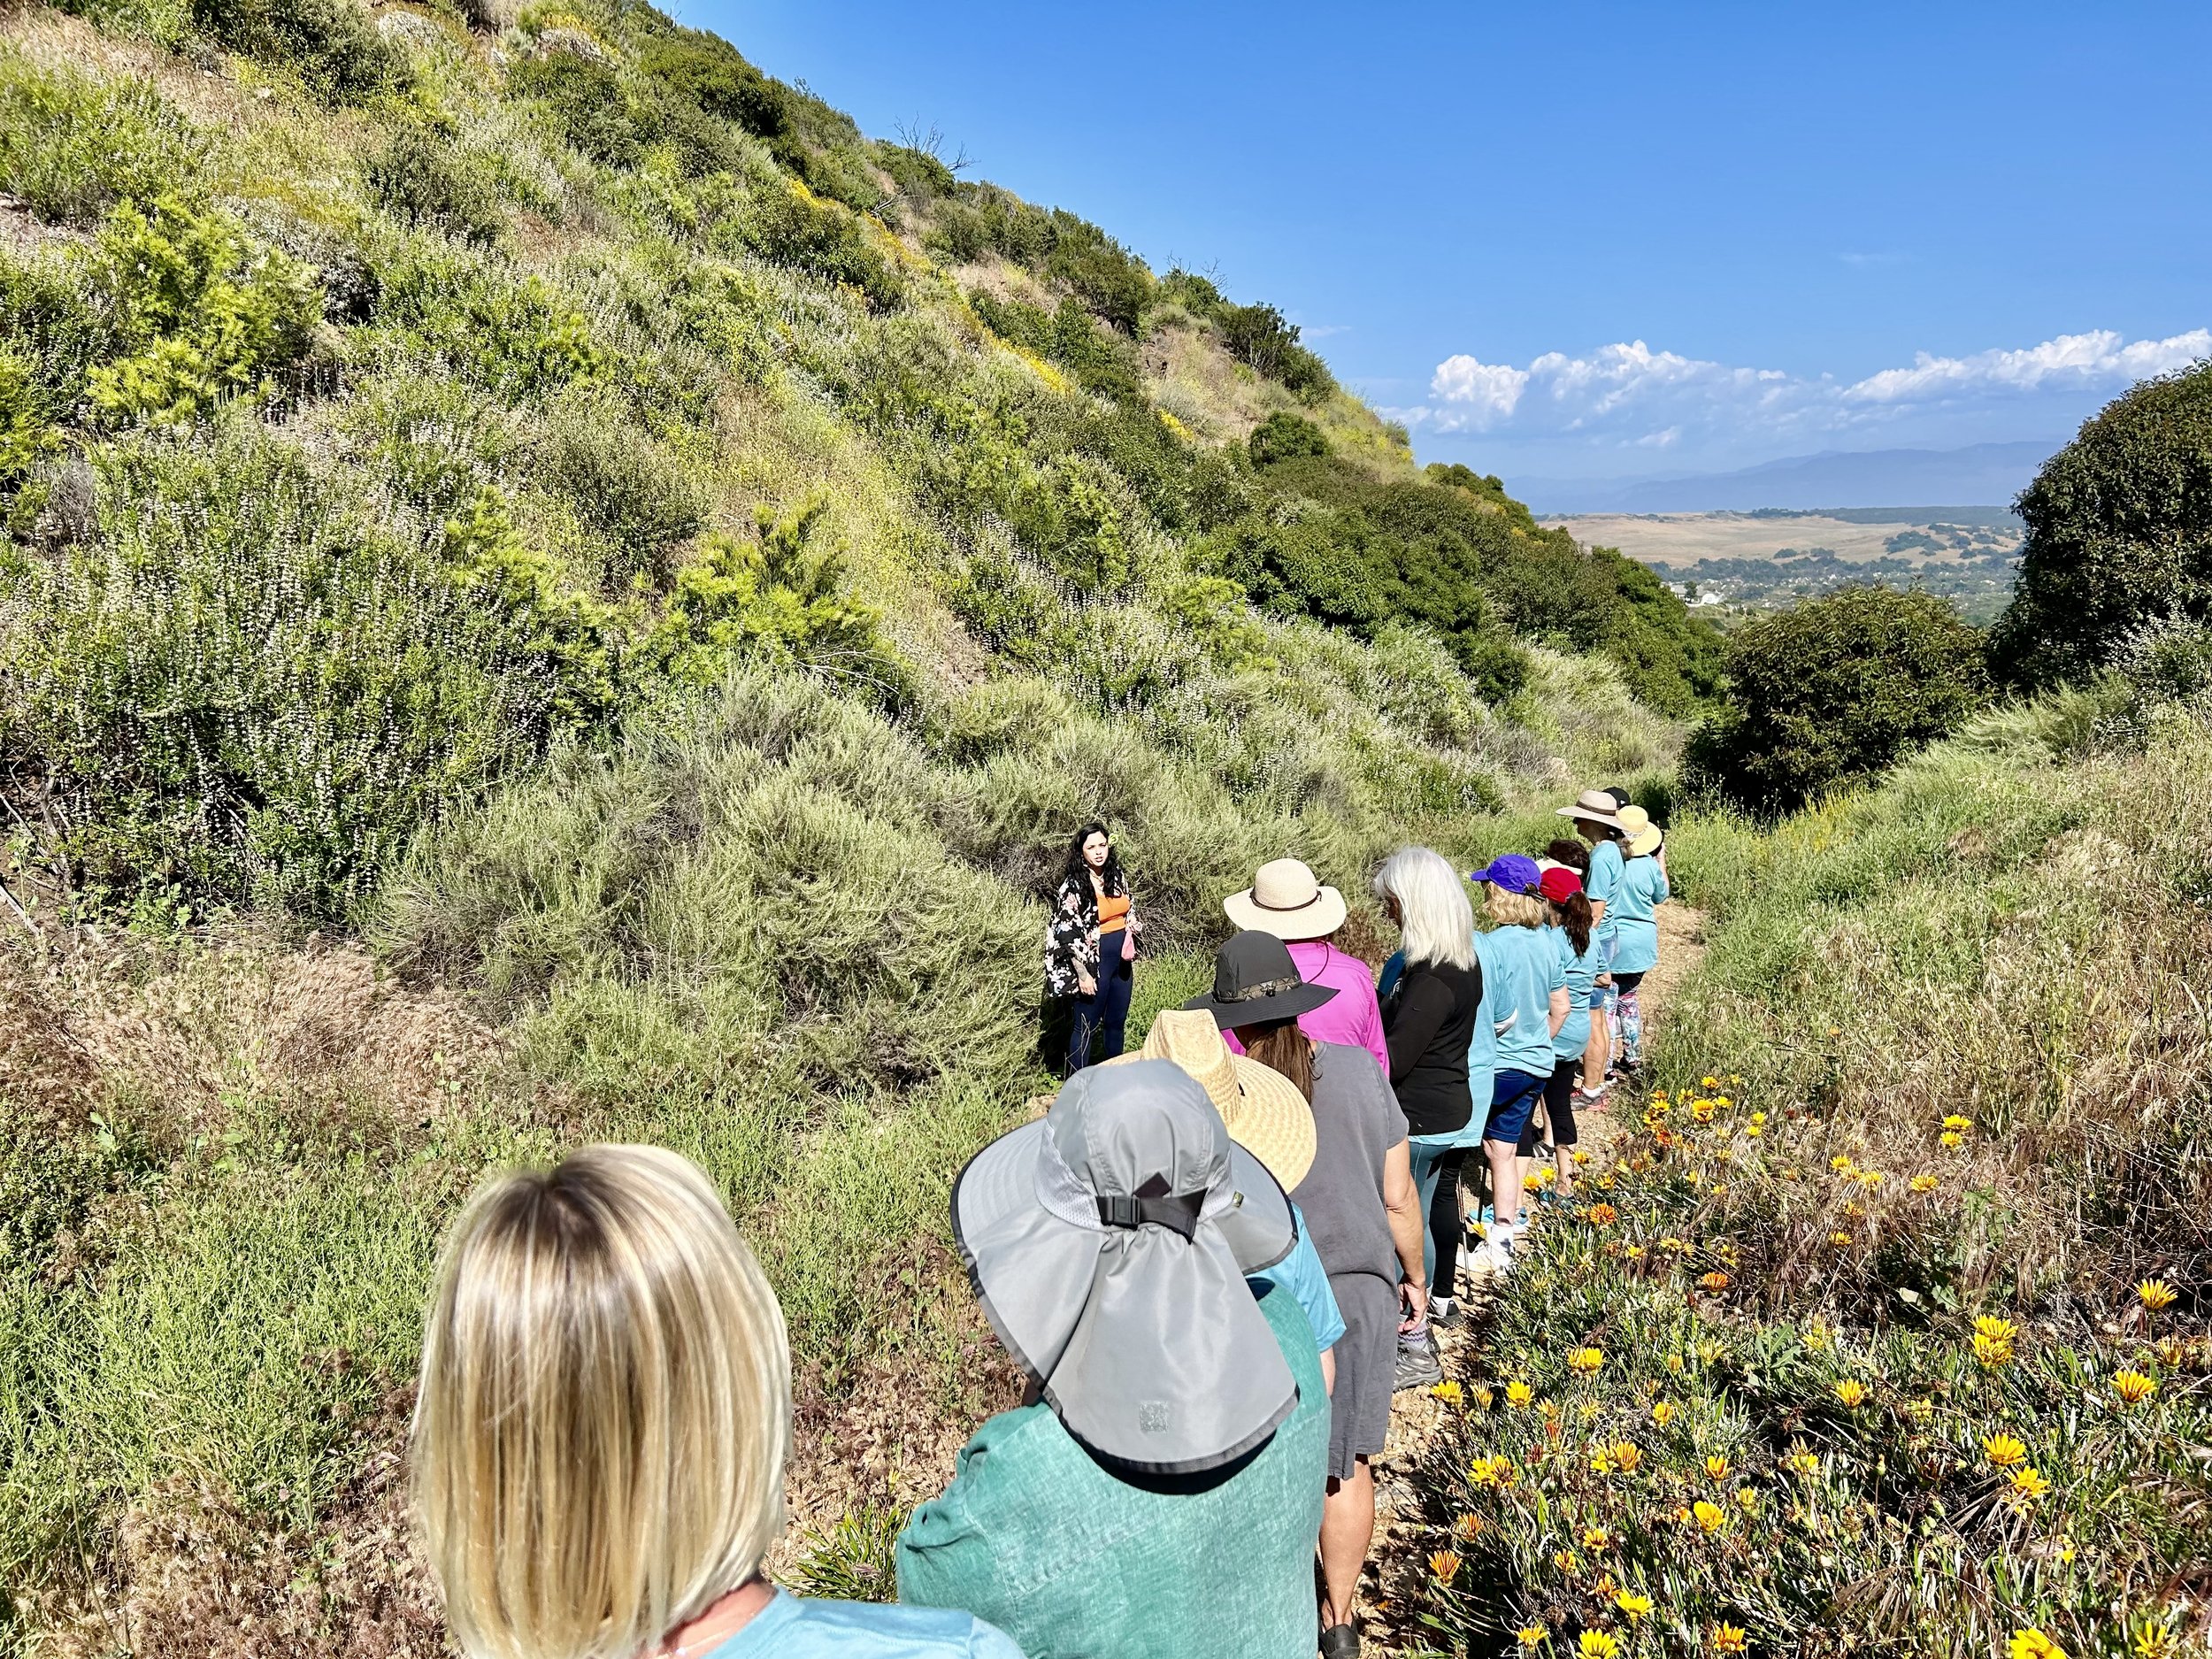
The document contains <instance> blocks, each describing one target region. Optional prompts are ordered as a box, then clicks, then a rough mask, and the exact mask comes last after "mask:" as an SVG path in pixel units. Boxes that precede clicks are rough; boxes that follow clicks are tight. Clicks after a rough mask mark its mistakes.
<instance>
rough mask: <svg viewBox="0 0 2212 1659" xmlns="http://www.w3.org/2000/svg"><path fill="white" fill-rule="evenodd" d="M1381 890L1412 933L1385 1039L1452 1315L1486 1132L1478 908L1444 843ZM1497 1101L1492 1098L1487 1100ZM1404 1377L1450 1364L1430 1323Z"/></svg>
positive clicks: (1437, 1286)
mask: <svg viewBox="0 0 2212 1659" xmlns="http://www.w3.org/2000/svg"><path fill="white" fill-rule="evenodd" d="M1374 891H1375V896H1376V897H1377V898H1378V899H1379V900H1381V901H1382V907H1383V910H1384V911H1385V912H1386V914H1387V915H1388V916H1389V918H1390V919H1391V920H1392V921H1394V922H1395V923H1397V924H1398V928H1399V931H1400V933H1401V934H1402V936H1403V941H1404V944H1403V951H1402V954H1403V957H1404V966H1403V967H1402V970H1401V971H1400V972H1399V975H1398V979H1397V981H1396V983H1395V984H1394V985H1393V986H1392V987H1391V991H1390V1000H1389V1001H1388V1002H1386V1003H1385V1004H1384V1005H1383V1040H1384V1041H1385V1042H1386V1043H1387V1044H1388V1045H1389V1048H1390V1086H1391V1087H1392V1088H1394V1089H1395V1090H1396V1091H1397V1095H1398V1106H1399V1110H1402V1111H1403V1112H1404V1113H1405V1117H1406V1145H1407V1148H1408V1149H1409V1152H1410V1154H1411V1156H1412V1163H1413V1179H1414V1185H1415V1186H1416V1187H1417V1188H1418V1190H1419V1192H1420V1194H1421V1211H1422V1214H1423V1215H1424V1216H1425V1217H1426V1218H1427V1228H1428V1232H1427V1239H1426V1243H1425V1248H1424V1250H1423V1256H1424V1257H1425V1261H1426V1263H1427V1266H1428V1271H1429V1309H1430V1311H1431V1313H1432V1315H1434V1316H1435V1317H1439V1318H1444V1319H1448V1318H1450V1317H1452V1312H1453V1304H1452V1294H1453V1280H1454V1278H1455V1275H1456V1273H1457V1271H1458V1265H1459V1238H1460V1233H1461V1231H1462V1229H1463V1226H1464V1225H1465V1224H1464V1223H1463V1221H1462V1220H1461V1218H1460V1210H1459V1171H1460V1164H1461V1162H1462V1160H1463V1158H1464V1157H1465V1156H1466V1148H1467V1146H1468V1144H1469V1142H1470V1131H1471V1130H1472V1131H1473V1138H1476V1139H1479V1136H1480V1130H1481V1125H1480V1124H1479V1122H1478V1121H1477V1120H1476V1118H1475V1111H1474V1096H1473V1094H1471V1092H1470V1090H1469V1088H1468V1086H1467V1049H1468V1046H1469V1044H1470V1043H1471V1041H1472V1040H1473V1037H1474V1033H1475V1020H1476V1018H1477V1016H1478V1015H1479V1013H1480V1011H1481V1009H1482V969H1481V967H1480V966H1479V964H1477V963H1476V961H1475V933H1474V929H1475V915H1474V910H1473V909H1472V907H1471V906H1470V905H1469V904H1468V902H1467V889H1466V888H1464V887H1462V886H1461V885H1460V883H1459V876H1458V874H1457V872H1455V871H1454V870H1453V869H1452V867H1451V865H1450V864H1448V862H1447V861H1446V860H1445V858H1444V856H1443V855H1442V854H1441V853H1437V852H1432V851H1431V850H1430V849H1427V848H1426V847H1401V848H1400V849H1398V850H1397V851H1396V852H1394V853H1393V854H1391V855H1390V856H1389V857H1388V858H1386V859H1385V860H1384V861H1383V864H1382V868H1381V869H1379V870H1378V871H1376V872H1375V882H1374ZM1487 1103H1488V1102H1485V1104H1487ZM1406 1334H1407V1347H1406V1351H1405V1355H1404V1356H1403V1357H1404V1360H1405V1363H1403V1364H1402V1366H1401V1368H1400V1369H1401V1379H1400V1380H1401V1386H1406V1387H1411V1386H1415V1385H1417V1384H1419V1383H1424V1382H1433V1381H1435V1380H1436V1379H1437V1378H1439V1377H1440V1376H1441V1375H1442V1374H1443V1372H1442V1371H1441V1369H1440V1367H1439V1365H1438V1363H1437V1360H1436V1353H1435V1348H1434V1345H1433V1344H1432V1343H1431V1342H1430V1341H1429V1340H1428V1336H1427V1332H1426V1329H1425V1327H1424V1328H1421V1329H1417V1330H1414V1331H1410V1332H1408V1333H1406Z"/></svg>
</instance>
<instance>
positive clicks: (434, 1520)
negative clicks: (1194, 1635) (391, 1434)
mask: <svg viewBox="0 0 2212 1659" xmlns="http://www.w3.org/2000/svg"><path fill="white" fill-rule="evenodd" d="M790 1449H791V1355H790V1350H789V1348H788V1346H787V1341H786V1338H785V1334H784V1324H783V1311H782V1310H781V1309H780V1308H779V1307H778V1306H777V1304H776V1297H775V1293H774V1292H773V1291H772V1290H771V1289H769V1287H768V1281H767V1279H765V1278H764V1277H763V1275H762V1273H761V1271H760V1266H759V1264H758V1263H757V1262H755V1261H754V1260H753V1256H752V1252H751V1251H750V1250H749V1249H747V1248H745V1244H744V1241H743V1240H741V1239H740V1238H739V1237H738V1235H737V1229H736V1228H735V1227H734V1226H733V1225H731V1223H730V1217H729V1215H728V1213H727V1212H726V1211H725V1210H724V1209H723V1208H722V1202H721V1200H720V1199H719V1198H718V1197H717V1196H716V1195H715V1191H714V1188H713V1187H711V1186H710V1185H709V1184H708V1182H707V1179H706V1177H705V1176H704V1175H703V1173H701V1171H699V1169H698V1167H697V1165H695V1164H692V1163H691V1162H689V1161H688V1160H687V1159H685V1158H682V1157H679V1156H677V1155H676V1154H675V1153H672V1152H666V1151H663V1150H662V1149H661V1148H658V1147H638V1146H597V1147H587V1148H584V1149H583V1150H581V1151H580V1152H575V1153H572V1154H571V1155H570V1156H568V1157H566V1158H565V1159H564V1160H563V1161H562V1162H561V1163H560V1164H557V1166H555V1167H554V1168H553V1169H551V1170H549V1171H521V1172H516V1173H511V1174H507V1175H503V1176H501V1177H499V1178H498V1179H495V1180H494V1181H493V1182H492V1183H491V1184H490V1185H489V1186H488V1187H485V1188H484V1189H483V1190H482V1191H481V1192H480V1193H478V1194H477V1195H476V1197H475V1198H474V1199H473V1200H472V1202H470V1204H469V1206H468V1208H467V1210H465V1211H464V1212H463V1213H462V1215H461V1217H460V1218H459V1219H458V1220H457V1221H456V1222H455V1223H454V1225H453V1227H452V1229H451V1231H450V1232H449V1233H448V1234H447V1235H446V1244H445V1255H444V1259H443V1261H442V1263H441V1265H440V1267H439V1271H438V1281H437V1286H436V1288H435V1289H434V1291H433V1292H432V1294H431V1299H430V1308H429V1312H428V1315H427V1317H426V1319H425V1321H424V1333H423V1354H422V1379H421V1386H420V1390H419V1393H418V1394H417V1396H416V1402H415V1424H414V1443H413V1448H412V1455H413V1477H414V1498H415V1507H416V1510H417V1513H418V1515H419V1518H420V1521H421V1524H422V1533H423V1538H424V1541H425V1543H426V1546H427V1547H428V1552H429V1556H430V1565H431V1571H433V1572H434V1574H435V1575H436V1577H437V1579H438V1583H439V1585H440V1586H441V1587H442V1589H443V1591H444V1593H445V1606H446V1622H447V1625H448V1627H449V1631H450V1632H451V1634H452V1638H453V1644H454V1646H455V1647H457V1648H458V1649H459V1650H460V1651H461V1653H463V1654H464V1655H467V1656H468V1659H646V1656H647V1655H686V1656H687V1659H770V1656H771V1655H772V1656H773V1659H831V1656H832V1655H854V1656H855V1659H1021V1650H1020V1649H1019V1648H1018V1647H1016V1646H1015V1645H1014V1644H1013V1642H1012V1641H1011V1640H1009V1639H1008V1638H1007V1637H1006V1636H1005V1635H1003V1634H1002V1633H1001V1632H999V1631H998V1630H996V1629H995V1628H994V1627H993V1626H991V1625H989V1624H985V1623H983V1622H982V1621H981V1620H979V1619H977V1618H975V1617H972V1616H970V1615H968V1614H966V1613H960V1612H949V1611H943V1610H940V1609H931V1608H913V1607H878V1606H870V1605H864V1604H861V1603H857V1602H850V1601H800V1600H798V1599H796V1598H795V1597H794V1596H791V1595H789V1594H786V1593H785V1592H783V1591H781V1590H779V1589H777V1588H776V1587H775V1586H773V1585H772V1584H770V1583H769V1582H768V1580H767V1578H765V1577H764V1575H763V1573H762V1571H761V1563H762V1560H763V1558H764V1557H765V1556H766V1555H767V1554H768V1549H769V1546H771V1545H772V1544H773V1543H774V1542H775V1541H776V1539H777V1537H778V1536H779V1535H780V1533H781V1532H782V1531H783V1465H784V1460H785V1458H786V1456H787V1455H788V1453H789V1451H790Z"/></svg>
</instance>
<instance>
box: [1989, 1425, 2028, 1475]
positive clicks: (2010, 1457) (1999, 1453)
mask: <svg viewBox="0 0 2212 1659" xmlns="http://www.w3.org/2000/svg"><path fill="white" fill-rule="evenodd" d="M1982 1455H1983V1456H1985V1457H1986V1458H1988V1459H1989V1461H1990V1463H1991V1465H1992V1466H1993V1467H1994V1468H1998V1469H2010V1468H2011V1467H2012V1466H2013V1465H2014V1464H2015V1463H2025V1462H2027V1461H2028V1448H2026V1447H2025V1446H2024V1445H2023V1444H2021V1442H2020V1441H2019V1440H2016V1439H2015V1438H2014V1437H2013V1436H2011V1435H2009V1434H1993V1435H1991V1436H1990V1437H1989V1438H1988V1439H1987V1440H1984V1441H1983V1442H1982Z"/></svg>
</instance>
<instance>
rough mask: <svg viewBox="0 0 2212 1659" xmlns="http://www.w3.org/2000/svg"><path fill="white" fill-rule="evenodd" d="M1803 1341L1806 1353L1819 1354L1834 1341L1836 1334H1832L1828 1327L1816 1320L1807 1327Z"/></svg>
mask: <svg viewBox="0 0 2212 1659" xmlns="http://www.w3.org/2000/svg"><path fill="white" fill-rule="evenodd" d="M1803 1340H1804V1343H1805V1351H1806V1352H1807V1353H1809V1354H1817V1353H1819V1352H1820V1350H1821V1349H1823V1348H1826V1347H1827V1346H1828V1344H1829V1343H1830V1342H1831V1341H1832V1340H1834V1333H1832V1332H1831V1331H1830V1330H1829V1329H1828V1327H1827V1326H1826V1325H1823V1324H1821V1322H1820V1321H1819V1320H1817V1319H1816V1320H1814V1321H1813V1322H1812V1324H1810V1325H1807V1326H1806V1327H1805V1333H1804V1339H1803Z"/></svg>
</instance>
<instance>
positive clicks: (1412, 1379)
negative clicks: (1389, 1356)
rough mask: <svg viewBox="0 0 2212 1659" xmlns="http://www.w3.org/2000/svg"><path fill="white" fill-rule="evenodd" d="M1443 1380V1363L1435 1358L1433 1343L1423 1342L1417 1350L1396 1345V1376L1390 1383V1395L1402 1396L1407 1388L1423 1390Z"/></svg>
mask: <svg viewBox="0 0 2212 1659" xmlns="http://www.w3.org/2000/svg"><path fill="white" fill-rule="evenodd" d="M1443 1380H1444V1362H1443V1361H1442V1360H1441V1359H1439V1358H1438V1357H1437V1354H1436V1344H1435V1342H1434V1341H1432V1340H1431V1341H1425V1342H1423V1343H1422V1344H1420V1346H1419V1347H1417V1348H1415V1347H1409V1346H1408V1345H1407V1344H1405V1343H1403V1342H1401V1343H1399V1344H1398V1374H1397V1376H1396V1378H1395V1379H1393V1381H1392V1382H1391V1385H1390V1392H1391V1393H1393V1394H1403V1393H1404V1392H1405V1391H1406V1390H1407V1389H1409V1388H1425V1387H1427V1386H1429V1385H1430V1384H1431V1383H1440V1382H1442V1381H1443Z"/></svg>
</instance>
